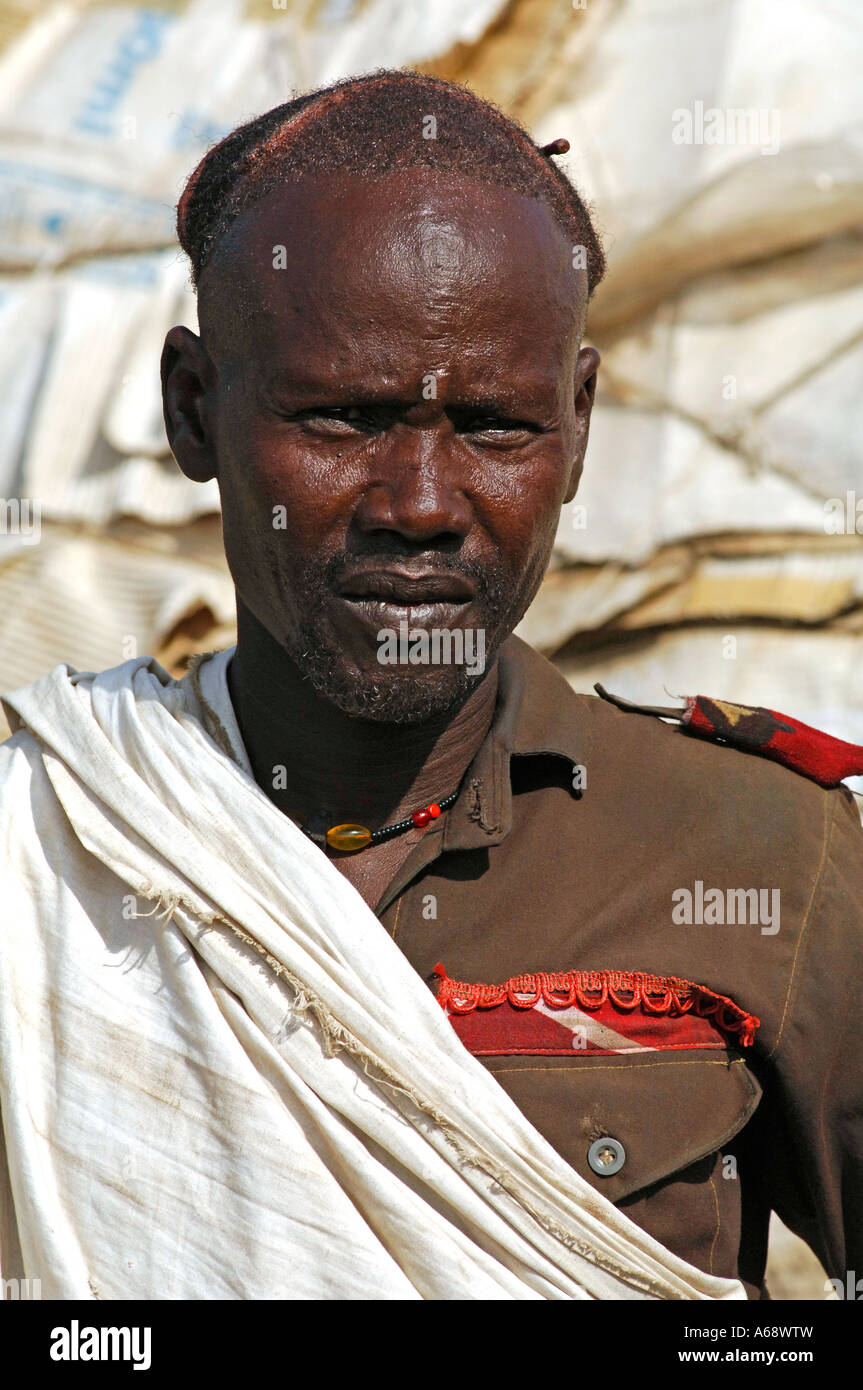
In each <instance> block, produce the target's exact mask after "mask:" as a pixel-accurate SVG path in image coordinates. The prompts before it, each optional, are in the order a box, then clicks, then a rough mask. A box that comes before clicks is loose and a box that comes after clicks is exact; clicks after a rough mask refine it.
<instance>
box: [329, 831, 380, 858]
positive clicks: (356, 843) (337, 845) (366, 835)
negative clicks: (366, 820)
mask: <svg viewBox="0 0 863 1390" xmlns="http://www.w3.org/2000/svg"><path fill="white" fill-rule="evenodd" d="M371 842H372V832H371V831H370V830H367V829H366V827H365V826H364V825H334V826H333V827H332V829H330V830H328V831H327V844H328V845H329V847H330V849H340V850H341V851H342V852H343V853H344V852H346V851H347V852H350V851H351V850H354V849H365V847H366V845H370V844H371Z"/></svg>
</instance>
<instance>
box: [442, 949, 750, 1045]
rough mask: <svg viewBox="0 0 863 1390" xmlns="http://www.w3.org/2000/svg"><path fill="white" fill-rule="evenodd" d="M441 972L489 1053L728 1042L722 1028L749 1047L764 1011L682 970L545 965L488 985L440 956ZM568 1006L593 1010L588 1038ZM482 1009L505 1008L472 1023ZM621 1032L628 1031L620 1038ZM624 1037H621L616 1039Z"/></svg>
mask: <svg viewBox="0 0 863 1390" xmlns="http://www.w3.org/2000/svg"><path fill="white" fill-rule="evenodd" d="M434 973H435V974H436V975H437V976H438V977H439V979H440V982H441V983H440V987H439V989H438V991H437V1000H438V1003H439V1004H440V1005H441V1008H443V1009H444V1010H445V1011H446V1012H447V1014H448V1015H449V1016H450V1017H451V1018H452V1021H453V1025H454V1026H455V1028H456V1031H457V1032H458V1034H459V1036H460V1037H462V1041H463V1042H464V1043H465V1045H466V1046H467V1047H469V1049H470V1051H471V1052H477V1053H482V1054H486V1055H491V1054H494V1053H504V1052H515V1053H534V1052H536V1053H539V1052H544V1053H557V1054H560V1055H563V1054H568V1055H571V1054H572V1050H573V1048H574V1047H575V1048H583V1050H585V1051H587V1052H623V1051H639V1050H644V1049H649V1050H662V1049H665V1048H683V1047H687V1048H696V1047H721V1046H723V1045H724V1044H723V1040H722V1037H721V1036H720V1035H721V1034H726V1035H730V1036H731V1037H732V1038H733V1039H734V1041H735V1042H737V1043H738V1045H739V1046H741V1047H749V1046H750V1045H751V1044H752V1041H753V1039H754V1037H755V1031H756V1029H757V1028H758V1027H759V1026H760V1019H758V1018H756V1017H755V1015H754V1014H748V1013H746V1012H745V1011H744V1010H743V1009H741V1008H739V1007H738V1005H737V1004H735V1003H734V1001H733V1000H732V999H729V998H728V997H727V996H726V995H724V994H716V993H715V992H714V991H713V990H711V989H708V988H707V986H706V985H699V984H696V983H695V982H694V981H692V980H683V979H680V978H679V977H678V976H676V975H648V974H644V973H642V972H640V971H621V970H567V971H562V972H556V973H553V972H548V971H541V972H540V973H538V974H531V975H513V976H512V977H511V978H510V979H508V980H506V981H505V982H504V983H503V984H501V985H486V984H476V983H470V982H467V981H465V980H452V979H450V977H449V976H448V975H447V973H446V970H445V969H444V967H443V965H441V964H440V962H439V963H438V964H437V965H436V966H435V968H434ZM543 1006H544V1007H543ZM566 1009H568V1010H570V1011H573V1010H575V1011H582V1013H583V1014H589V1015H592V1016H593V1018H592V1019H589V1020H588V1022H589V1023H590V1024H591V1030H592V1032H593V1036H592V1037H591V1038H590V1039H589V1040H588V1039H585V1040H584V1041H582V1040H581V1035H582V1033H583V1032H584V1029H582V1028H581V1026H580V1025H579V1024H578V1023H577V1022H576V1023H573V1021H572V1020H573V1017H575V1018H578V1013H576V1014H575V1015H573V1013H572V1012H571V1013H570V1015H569V1016H568V1018H567V1020H566V1021H564V1020H563V1019H562V1018H561V1019H560V1020H559V1021H558V1020H556V1019H555V1018H554V1016H553V1014H552V1015H549V1013H548V1010H552V1011H562V1010H566ZM476 1010H482V1011H488V1010H499V1011H501V1012H500V1014H499V1016H498V1017H496V1018H495V1019H491V1018H489V1019H488V1020H487V1021H486V1022H485V1023H481V1022H480V1020H479V1019H477V1021H476V1022H475V1023H471V1022H469V1020H468V1019H467V1017H466V1016H467V1015H470V1014H473V1013H474V1012H475V1011H476ZM527 1011H533V1013H532V1014H528V1012H527ZM687 1016H688V1017H687ZM660 1018H662V1019H666V1020H668V1021H669V1023H671V1022H672V1021H674V1026H672V1027H668V1026H667V1025H666V1026H664V1027H663V1026H661V1025H659V1024H658V1022H657V1020H658V1019H660ZM461 1020H463V1022H462V1021H461ZM702 1020H703V1022H700V1021H702ZM614 1034H619V1035H620V1036H619V1037H616V1038H615V1037H614V1036H613V1035H614ZM573 1038H575V1039H576V1041H573ZM616 1042H617V1043H619V1044H621V1045H620V1046H617V1045H615V1043H616Z"/></svg>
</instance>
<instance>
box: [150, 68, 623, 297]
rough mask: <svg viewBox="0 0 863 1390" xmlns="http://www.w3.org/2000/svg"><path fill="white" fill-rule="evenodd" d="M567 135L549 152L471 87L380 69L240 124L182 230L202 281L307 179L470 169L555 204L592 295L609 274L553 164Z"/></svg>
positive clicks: (191, 185) (198, 181)
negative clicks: (230, 245) (267, 207)
mask: <svg viewBox="0 0 863 1390" xmlns="http://www.w3.org/2000/svg"><path fill="white" fill-rule="evenodd" d="M568 148H569V146H568V144H567V142H566V141H565V140H560V141H555V142H554V143H553V144H552V145H550V146H549V145H547V146H545V147H543V148H540V147H539V146H538V145H537V144H536V143H535V142H534V141H533V140H532V139H531V137H530V135H528V133H527V131H526V130H524V128H523V127H522V126H521V125H519V124H518V122H517V121H514V120H512V119H511V117H509V116H506V115H504V114H503V112H502V111H500V110H498V108H497V107H496V106H493V105H492V104H491V103H490V102H487V101H484V100H483V99H482V98H481V97H478V96H477V95H476V93H475V92H472V91H470V90H469V89H468V88H467V87H462V86H460V85H459V84H457V83H455V82H447V81H445V80H444V79H442V78H439V77H430V76H427V75H426V74H424V73H419V72H412V71H407V70H395V69H380V70H378V71H377V72H371V73H366V74H364V75H362V76H360V77H350V78H347V79H345V80H344V81H341V82H335V83H333V84H332V85H331V86H329V87H321V88H319V89H318V90H317V91H314V92H307V93H305V94H304V95H303V96H299V97H296V98H294V100H292V101H287V102H285V103H284V104H283V105H281V106H275V107H273V109H272V110H271V111H266V112H264V114H263V115H260V116H257V117H255V119H254V120H251V121H248V122H247V123H246V124H245V125H241V126H238V127H237V129H236V130H233V131H232V132H231V133H230V135H227V136H226V137H225V138H224V139H223V140H222V141H220V142H219V143H218V144H217V145H214V146H213V148H212V149H211V150H209V151H208V153H207V154H206V155H205V156H204V158H203V159H202V160H201V162H200V163H199V164H198V166H197V168H196V169H195V170H194V172H193V173H192V175H191V177H190V178H189V180H188V183H187V184H186V187H185V189H184V190H183V194H182V196H181V198H180V201H179V203H178V205H177V234H178V236H179V240H180V245H181V246H182V247H183V250H184V251H185V252H186V254H187V256H188V257H189V260H190V261H191V264H192V282H193V284H194V285H196V286H197V284H198V282H199V279H200V276H201V274H202V272H203V270H204V268H205V266H206V265H207V263H208V262H209V260H210V259H211V257H212V255H213V251H214V249H215V247H216V245H217V243H218V241H219V240H220V238H221V237H222V236H223V235H224V233H225V232H226V231H227V229H228V227H229V226H230V225H231V223H232V222H233V221H235V219H236V218H237V217H239V216H240V214H241V213H243V212H245V211H246V209H247V208H249V207H251V206H252V205H253V204H254V203H256V202H258V201H259V199H261V198H263V197H264V196H265V195H266V194H267V193H270V192H272V191H273V190H274V189H276V188H278V187H280V186H281V185H283V184H285V183H289V182H291V181H292V180H293V179H296V178H298V177H300V176H302V175H303V174H335V173H349V174H357V175H361V176H365V177H370V178H375V177H381V176H383V175H385V174H388V173H391V172H394V171H396V170H400V169H412V168H417V167H419V166H424V167H427V168H433V169H441V170H446V171H448V172H452V173H459V174H462V175H468V176H470V177H472V178H475V179H477V180H479V181H481V182H484V183H489V184H494V185H497V186H498V187H503V188H509V189H513V190H514V191H515V192H517V193H521V194H523V195H524V196H526V197H532V198H537V199H540V200H541V201H543V202H544V203H546V204H547V206H548V207H549V208H550V210H551V212H552V214H553V215H554V217H555V220H556V222H557V224H558V225H559V226H560V228H561V229H562V231H563V232H564V234H565V235H566V236H567V237H568V238H570V239H571V240H572V242H573V245H574V246H579V247H582V248H583V265H584V268H585V270H586V272H587V280H588V294H589V295H590V294H592V293H593V291H594V289H595V288H596V286H597V285H598V284H599V282H600V280H601V279H602V276H603V274H604V271H605V256H604V254H603V250H602V246H601V244H600V240H599V237H598V236H597V233H596V231H595V229H594V226H593V222H592V220H591V216H590V213H589V212H588V210H587V207H586V205H585V203H584V202H583V201H582V199H581V197H580V196H579V194H578V191H577V190H576V188H575V187H574V186H573V184H572V183H570V181H569V179H568V178H567V177H566V175H565V174H563V173H562V172H561V171H560V170H559V169H558V168H557V167H556V166H555V165H554V164H553V163H552V161H551V158H550V156H551V155H552V154H557V153H562V152H564V151H565V150H566V149H568Z"/></svg>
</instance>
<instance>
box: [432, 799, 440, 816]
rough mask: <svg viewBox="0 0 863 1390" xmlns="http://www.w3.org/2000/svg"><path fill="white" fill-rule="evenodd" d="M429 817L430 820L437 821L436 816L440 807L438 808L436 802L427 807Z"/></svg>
mask: <svg viewBox="0 0 863 1390" xmlns="http://www.w3.org/2000/svg"><path fill="white" fill-rule="evenodd" d="M429 815H430V816H431V818H432V820H437V818H438V816H439V815H440V807H439V806H438V804H437V802H436V801H433V802H432V804H431V806H429Z"/></svg>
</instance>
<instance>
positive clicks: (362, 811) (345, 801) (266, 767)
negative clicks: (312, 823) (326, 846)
mask: <svg viewBox="0 0 863 1390" xmlns="http://www.w3.org/2000/svg"><path fill="white" fill-rule="evenodd" d="M228 685H229V689H230V693H231V700H232V703H233V706H234V711H235V713H236V716H237V723H238V724H239V726H240V732H241V734H242V736H243V742H244V744H245V746H246V751H247V753H248V755H249V759H250V761H251V764H252V770H253V772H254V775H255V780H256V781H257V783H258V785H259V786H260V788H261V790H262V791H264V792H265V793H266V794H267V796H268V797H269V798H270V800H271V801H272V802H273V803H274V804H275V805H276V806H278V807H279V809H280V810H283V811H285V812H291V813H298V814H299V815H300V816H301V817H305V816H308V815H311V814H312V813H313V812H314V811H316V810H318V809H326V810H327V811H328V812H329V813H330V814H332V816H333V820H334V823H338V822H342V821H346V822H359V823H360V824H361V825H366V826H368V827H369V829H370V830H375V829H377V828H378V827H380V826H383V825H388V824H392V823H393V822H394V821H398V820H401V819H403V818H404V817H407V816H409V815H410V814H411V812H412V811H415V810H417V809H418V808H419V807H421V806H424V805H428V803H429V802H431V801H440V800H442V799H443V797H445V796H448V795H449V793H450V792H452V791H455V789H456V787H457V786H458V784H459V782H460V781H461V779H462V777H463V776H464V774H465V772H466V770H467V768H468V766H469V765H470V763H471V762H472V760H473V758H474V756H475V754H476V753H477V751H478V749H479V747H480V745H481V743H482V741H483V739H484V738H485V736H486V734H487V733H488V730H489V726H490V725H491V721H492V718H493V715H494V708H495V700H496V697H497V661H496V660H495V661H494V662H493V663H492V664H491V665H490V667H489V669H488V670H487V671H486V672H485V674H484V675H483V677H482V678H481V679H480V680H479V681H478V682H477V685H476V687H475V689H473V690H472V691H471V693H470V695H469V696H468V697H467V699H466V700H465V702H464V703H463V704H462V705H461V706H460V707H459V708H457V709H456V710H455V711H448V712H447V713H446V714H445V715H443V716H439V717H436V718H435V719H433V720H428V721H424V722H423V723H422V724H383V723H378V722H375V721H373V720H362V719H357V718H355V717H352V716H350V715H347V714H345V713H344V712H343V711H342V710H340V709H339V708H338V707H337V706H335V705H333V704H332V703H330V701H328V700H325V699H324V698H323V697H322V696H320V695H318V693H317V692H316V691H315V689H314V688H313V687H312V685H311V684H310V683H309V682H308V681H307V680H306V679H305V678H304V677H303V676H302V675H301V673H300V671H299V668H298V667H297V666H296V664H295V663H294V662H293V661H292V660H291V658H290V657H289V656H288V655H287V653H286V652H285V651H284V649H283V648H282V647H280V646H279V644H278V643H277V642H276V641H275V639H274V638H273V637H272V636H271V635H270V633H269V632H267V631H266V629H265V628H263V627H262V626H261V624H260V623H259V622H258V621H257V619H256V618H254V617H253V616H252V614H251V613H249V611H248V609H246V608H245V607H244V606H243V605H242V604H241V603H239V601H238V608H237V649H236V652H235V654H234V657H233V660H232V661H231V663H230V666H229V668H228ZM279 767H282V768H284V769H285V773H284V775H283V776H282V777H281V779H280V778H279V777H277V776H276V774H275V772H274V769H277V768H279ZM274 780H275V781H276V783H277V785H276V786H275V787H274V785H273V783H274ZM280 780H281V781H283V782H284V783H285V784H286V785H285V786H284V787H281V786H279V785H278V782H279V781H280Z"/></svg>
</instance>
